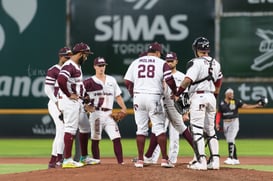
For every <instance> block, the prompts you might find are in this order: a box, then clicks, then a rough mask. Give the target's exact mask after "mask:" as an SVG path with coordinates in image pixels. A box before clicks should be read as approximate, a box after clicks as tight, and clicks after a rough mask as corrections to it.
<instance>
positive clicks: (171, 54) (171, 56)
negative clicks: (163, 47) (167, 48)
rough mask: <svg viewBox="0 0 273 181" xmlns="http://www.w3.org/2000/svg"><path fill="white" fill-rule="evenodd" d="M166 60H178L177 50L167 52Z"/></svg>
mask: <svg viewBox="0 0 273 181" xmlns="http://www.w3.org/2000/svg"><path fill="white" fill-rule="evenodd" d="M165 60H166V61H168V60H177V56H176V53H175V52H169V53H167V54H166V57H165Z"/></svg>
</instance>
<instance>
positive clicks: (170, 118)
mask: <svg viewBox="0 0 273 181" xmlns="http://www.w3.org/2000/svg"><path fill="white" fill-rule="evenodd" d="M165 60H166V62H167V63H168V65H169V66H170V67H171V70H172V75H173V77H174V80H175V83H176V85H177V86H180V84H181V82H182V80H183V79H184V77H185V75H184V74H183V73H182V72H180V71H178V70H177V69H176V65H177V63H178V59H177V55H176V53H175V52H169V53H167V54H166V57H165ZM165 85H166V84H165ZM171 94H172V92H171V90H170V88H169V87H168V86H165V89H164V97H163V99H162V100H163V107H164V111H165V114H166V119H167V120H166V124H165V127H166V129H167V127H169V140H170V143H169V144H170V145H169V160H170V162H171V163H172V164H175V163H176V162H177V156H178V153H179V135H180V134H182V135H183V136H184V138H185V139H186V140H187V141H188V142H189V144H190V145H191V146H193V142H192V135H191V133H190V131H189V129H187V126H186V125H185V124H184V121H188V120H189V115H188V112H185V114H183V115H182V117H181V115H180V114H179V113H178V112H177V110H176V109H175V107H174V102H173V100H172V99H171ZM153 137H154V134H151V138H150V145H149V149H148V150H147V152H146V154H145V156H144V163H145V164H150V163H156V162H157V160H158V158H159V155H160V147H159V146H158V145H157V146H156V149H155V150H154V149H153V147H154V146H153V145H155V143H153V140H155V139H153ZM155 141H156V140H155ZM151 147H152V148H151ZM153 150H154V151H153ZM151 154H152V156H151Z"/></svg>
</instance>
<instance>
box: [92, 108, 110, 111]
mask: <svg viewBox="0 0 273 181" xmlns="http://www.w3.org/2000/svg"><path fill="white" fill-rule="evenodd" d="M95 109H96V110H97V111H111V110H112V109H108V108H103V107H95Z"/></svg>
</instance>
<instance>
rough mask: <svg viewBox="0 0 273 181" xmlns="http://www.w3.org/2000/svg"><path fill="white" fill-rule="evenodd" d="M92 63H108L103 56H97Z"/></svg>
mask: <svg viewBox="0 0 273 181" xmlns="http://www.w3.org/2000/svg"><path fill="white" fill-rule="evenodd" d="M94 65H108V64H107V63H106V60H105V59H104V58H103V57H97V58H95V59H94Z"/></svg>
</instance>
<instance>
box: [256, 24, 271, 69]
mask: <svg viewBox="0 0 273 181" xmlns="http://www.w3.org/2000/svg"><path fill="white" fill-rule="evenodd" d="M256 35H257V36H259V37H260V38H262V41H261V42H260V46H259V52H261V53H262V54H261V55H260V56H258V57H256V58H255V59H254V63H253V64H252V65H251V69H252V70H255V71H262V70H265V69H267V68H269V67H271V66H272V65H273V58H272V57H273V31H271V30H263V29H259V28H258V29H257V31H256Z"/></svg>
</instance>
